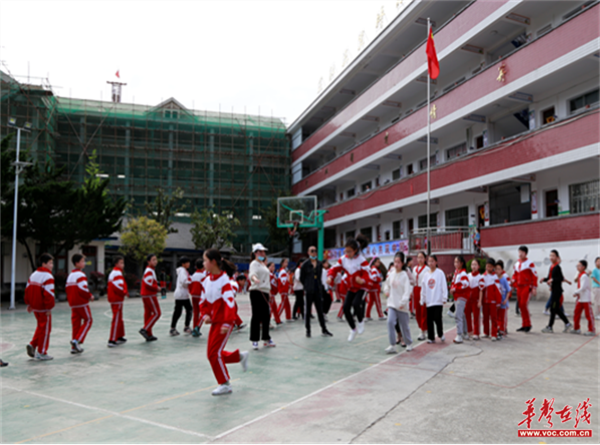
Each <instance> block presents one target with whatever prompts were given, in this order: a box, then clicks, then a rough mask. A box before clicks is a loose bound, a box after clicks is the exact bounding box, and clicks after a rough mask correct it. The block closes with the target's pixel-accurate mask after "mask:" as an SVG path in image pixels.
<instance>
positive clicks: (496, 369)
mask: <svg viewBox="0 0 600 445" xmlns="http://www.w3.org/2000/svg"><path fill="white" fill-rule="evenodd" d="M238 303H239V306H240V313H241V315H242V318H243V319H244V320H249V305H248V299H247V297H246V296H240V297H239V298H238ZM161 306H162V308H163V318H162V319H161V320H160V321H159V323H158V325H157V329H155V334H156V335H157V336H158V337H159V340H158V341H157V342H155V343H146V342H144V341H143V339H142V338H141V337H140V336H139V334H138V333H137V330H138V329H139V328H140V325H141V316H142V306H141V301H140V300H139V299H132V300H129V301H127V302H126V304H125V319H126V320H125V321H126V330H127V332H128V335H127V337H128V338H129V342H128V343H127V344H126V345H123V346H121V347H119V348H115V349H108V348H107V347H106V340H107V335H108V329H109V324H110V318H109V313H110V309H109V306H108V304H107V302H106V300H105V299H103V300H101V301H97V302H94V303H92V312H93V314H94V326H93V327H92V330H91V332H90V334H89V337H88V341H87V342H86V345H85V348H86V351H85V353H84V354H82V355H81V356H71V355H70V354H69V344H68V342H69V336H70V311H69V308H68V306H67V305H66V304H64V303H60V304H59V305H58V308H57V309H55V311H54V313H53V314H54V315H53V326H54V327H53V332H52V338H51V347H50V354H52V355H54V357H55V359H54V360H53V361H51V362H46V363H42V362H35V361H33V360H30V359H29V357H27V355H26V354H25V344H26V343H27V342H28V341H29V340H30V337H31V334H32V332H33V329H34V317H33V316H32V315H31V314H28V313H26V312H25V311H24V310H23V309H22V308H21V309H19V310H17V311H10V312H9V311H5V310H3V311H2V313H1V316H0V322H1V324H2V339H1V343H0V351H1V357H2V358H3V359H4V360H6V361H9V362H10V366H9V367H7V368H2V370H1V371H0V376H1V378H2V419H1V420H2V424H1V425H0V427H1V440H2V442H3V443H6V442H11V443H25V442H32V443H34V442H35V443H73V442H76V443H99V442H108V443H188V442H189V443H192V442H193V443H198V442H237V443H239V442H244V443H257V442H286V443H288V442H289V443H294V442H321V443H322V442H326V443H338V442H339V443H346V442H357V443H396V442H424V443H465V442H466V443H474V442H484V443H497V442H507V443H553V442H556V443H565V442H566V443H598V433H599V429H598V419H599V418H598V412H599V408H600V406H599V404H600V398H599V384H598V377H599V373H598V370H599V353H598V337H593V338H590V337H583V336H575V335H567V334H562V333H557V334H553V335H543V334H541V333H539V331H540V329H541V328H542V327H543V326H544V325H545V322H546V317H544V316H542V315H541V310H542V303H541V302H533V303H532V304H531V307H532V311H533V313H534V316H533V322H534V332H533V333H531V334H528V335H527V334H518V333H515V332H514V330H515V328H517V327H518V326H519V323H520V319H519V318H516V317H515V316H514V310H513V312H511V315H510V319H509V328H510V332H511V333H510V335H509V336H508V338H507V339H506V340H503V341H502V342H497V343H492V342H490V341H489V340H488V341H485V340H482V341H480V342H468V343H465V344H462V345H455V344H452V343H451V341H450V340H451V339H452V338H453V337H454V329H452V328H453V327H454V326H453V320H452V319H451V318H449V317H445V319H444V323H445V329H446V330H447V331H448V333H447V337H448V341H447V342H446V343H445V344H443V345H442V344H439V343H438V344H436V345H427V344H423V343H421V344H419V346H418V347H417V348H416V349H415V350H414V351H412V352H403V353H401V354H398V355H397V356H387V355H385V354H384V352H383V350H384V348H385V347H386V346H387V341H386V338H387V335H386V326H385V322H381V321H372V322H369V323H368V324H367V329H366V331H365V333H364V334H363V335H362V336H359V337H357V339H356V340H355V342H353V343H351V344H349V343H348V342H347V341H346V336H347V332H348V330H347V326H346V324H345V323H338V322H335V321H333V322H330V323H329V328H330V330H331V331H332V332H333V333H334V334H335V337H334V338H322V337H318V336H317V337H313V338H311V339H307V338H305V336H304V329H303V327H302V325H301V323H300V322H296V323H290V324H286V325H285V326H284V327H282V328H279V329H277V330H275V331H274V332H273V338H274V340H275V341H276V342H277V347H276V348H275V349H269V350H266V349H261V350H260V351H257V352H252V353H251V357H250V369H249V372H248V373H246V374H244V373H242V371H241V368H240V367H239V365H233V366H231V367H230V373H231V376H232V382H233V385H234V392H233V394H231V395H229V396H225V397H219V398H217V397H211V396H210V391H211V390H212V389H213V388H214V387H215V386H216V382H215V380H214V377H213V375H212V372H211V370H210V367H209V365H208V362H207V360H206V358H205V344H206V337H204V336H203V337H202V338H200V339H194V338H191V337H186V336H180V337H176V338H170V337H169V336H168V334H167V332H168V327H169V320H170V316H171V313H172V306H173V302H172V300H171V299H170V298H169V299H166V300H161ZM337 307H338V305H337V304H334V307H333V309H332V314H333V311H334V310H335V309H336V308H337ZM572 309H573V308H572V306H571V305H567V311H568V312H571V313H572ZM332 318H333V317H332ZM411 323H413V324H412V327H413V334H414V333H416V327H415V325H414V322H411ZM181 324H182V321H180V328H181ZM315 324H316V323H315ZM561 325H562V323H560V322H558V325H557V326H556V327H562V326H561ZM205 331H206V329H205ZM313 332H314V333H318V332H319V329H318V328H317V327H316V326H315V327H314V328H313ZM557 332H560V329H557ZM247 335H248V334H247V332H246V331H242V333H241V334H234V335H232V338H231V340H230V342H229V345H228V349H235V348H236V347H240V348H242V349H248V347H249V346H250V344H249V341H248V337H247ZM532 397H535V398H536V402H535V410H536V413H537V414H536V417H535V419H534V420H533V423H532V428H535V429H543V428H544V426H543V420H542V422H540V423H538V421H537V418H538V416H539V411H540V408H541V402H542V400H543V399H544V398H547V399H550V398H555V404H554V410H555V411H558V410H560V409H561V408H562V407H563V406H564V405H567V404H568V405H571V406H573V413H572V417H573V420H572V421H570V422H567V423H565V424H563V425H562V426H560V425H561V423H560V419H559V418H558V416H557V415H554V417H553V419H552V420H553V422H554V427H555V428H557V427H559V428H565V429H566V428H572V427H573V423H574V418H575V415H576V413H575V408H576V407H577V405H578V404H579V403H581V402H582V401H583V400H585V399H587V398H589V399H590V403H591V404H592V405H593V406H592V407H591V408H590V410H589V411H590V413H591V425H589V426H588V425H587V424H584V425H585V426H583V427H582V425H581V424H580V426H579V429H582V428H585V429H591V430H593V435H594V437H592V438H578V439H565V438H560V439H548V438H544V439H540V438H529V439H519V438H518V437H517V429H518V428H519V427H517V424H518V423H519V422H520V421H521V420H522V419H523V418H524V416H523V415H522V414H521V413H522V412H523V411H524V410H525V408H526V404H525V401H526V400H528V399H530V398H532Z"/></svg>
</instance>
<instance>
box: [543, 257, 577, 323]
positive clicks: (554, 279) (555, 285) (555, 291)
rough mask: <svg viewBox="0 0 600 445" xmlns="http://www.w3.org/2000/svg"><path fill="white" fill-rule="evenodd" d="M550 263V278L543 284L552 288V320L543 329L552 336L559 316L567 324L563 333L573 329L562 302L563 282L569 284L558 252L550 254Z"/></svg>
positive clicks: (545, 279) (544, 280)
mask: <svg viewBox="0 0 600 445" xmlns="http://www.w3.org/2000/svg"><path fill="white" fill-rule="evenodd" d="M550 261H551V262H552V264H551V265H550V271H549V272H548V277H547V278H544V279H543V280H541V282H542V283H548V285H549V286H550V320H549V321H548V326H546V327H545V328H544V329H542V332H543V333H544V334H552V333H553V332H554V330H553V329H552V326H553V325H554V318H555V317H556V316H557V315H558V317H559V318H560V319H561V320H562V321H563V322H564V323H565V329H564V331H563V332H568V331H569V329H571V323H569V319H568V318H567V316H566V315H565V313H564V311H563V305H562V302H561V301H560V300H561V298H562V294H563V289H562V284H563V281H564V282H566V283H569V282H568V281H567V280H565V277H564V276H563V273H562V269H561V268H560V256H559V255H558V251H557V250H552V251H551V252H550ZM569 284H571V283H569Z"/></svg>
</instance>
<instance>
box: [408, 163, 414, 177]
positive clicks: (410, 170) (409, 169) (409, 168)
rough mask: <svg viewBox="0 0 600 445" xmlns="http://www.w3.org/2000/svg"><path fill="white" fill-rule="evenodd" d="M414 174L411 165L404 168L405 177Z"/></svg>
mask: <svg viewBox="0 0 600 445" xmlns="http://www.w3.org/2000/svg"><path fill="white" fill-rule="evenodd" d="M414 172H415V168H414V167H413V165H412V164H408V165H407V166H406V174H407V175H412V174H413V173H414Z"/></svg>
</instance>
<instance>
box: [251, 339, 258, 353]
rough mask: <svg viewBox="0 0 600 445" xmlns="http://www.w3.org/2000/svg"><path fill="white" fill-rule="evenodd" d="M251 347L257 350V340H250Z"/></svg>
mask: <svg viewBox="0 0 600 445" xmlns="http://www.w3.org/2000/svg"><path fill="white" fill-rule="evenodd" d="M252 349H254V350H255V351H258V342H257V341H253V342H252Z"/></svg>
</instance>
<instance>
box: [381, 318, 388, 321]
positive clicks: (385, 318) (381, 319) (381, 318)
mask: <svg viewBox="0 0 600 445" xmlns="http://www.w3.org/2000/svg"><path fill="white" fill-rule="evenodd" d="M383 320H387V317H379V321H383Z"/></svg>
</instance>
